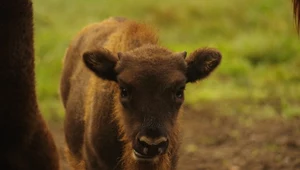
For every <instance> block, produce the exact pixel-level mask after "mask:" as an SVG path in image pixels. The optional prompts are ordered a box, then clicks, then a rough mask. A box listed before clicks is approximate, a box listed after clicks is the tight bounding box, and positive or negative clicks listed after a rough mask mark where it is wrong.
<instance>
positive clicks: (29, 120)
mask: <svg viewBox="0 0 300 170" xmlns="http://www.w3.org/2000/svg"><path fill="white" fill-rule="evenodd" d="M0 60H1V63H0V79H1V82H0V91H1V92H0V116H1V118H0V134H1V140H0V165H1V169H5V170H57V169H59V164H58V153H57V152H56V147H55V145H54V141H53V139H52V136H51V134H50V132H49V130H48V129H47V126H46V124H45V122H44V120H43V118H42V116H41V114H40V111H39V109H38V105H37V101H36V93H35V78H34V49H33V19H32V3H31V1H29V0H2V1H1V2H0Z"/></svg>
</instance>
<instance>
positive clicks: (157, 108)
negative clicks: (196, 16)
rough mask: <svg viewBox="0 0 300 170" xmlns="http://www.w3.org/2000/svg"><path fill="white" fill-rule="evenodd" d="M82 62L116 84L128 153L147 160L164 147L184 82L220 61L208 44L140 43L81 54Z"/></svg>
mask: <svg viewBox="0 0 300 170" xmlns="http://www.w3.org/2000/svg"><path fill="white" fill-rule="evenodd" d="M83 60H84V63H85V64H86V66H87V67H88V68H89V69H90V70H92V71H93V72H94V73H95V74H96V75H97V76H99V77H100V78H102V79H106V80H110V81H114V82H116V83H117V84H118V86H119V91H118V93H117V94H118V96H116V97H117V98H118V99H117V102H116V103H115V105H116V109H117V115H116V117H117V119H118V121H119V124H120V126H121V127H120V128H121V129H122V132H123V135H124V137H125V138H126V140H127V142H130V143H131V145H132V155H133V157H134V158H135V159H136V160H139V161H153V160H154V159H155V158H157V157H159V156H160V155H163V154H165V153H166V152H167V151H168V146H169V144H172V143H170V139H171V138H172V134H173V133H172V132H173V131H174V127H175V126H176V123H177V116H178V113H179V111H180V107H181V105H182V103H183V101H184V89H185V85H186V83H188V82H195V81H197V80H199V79H202V78H205V77H206V76H208V75H209V74H210V72H211V71H213V70H214V69H215V68H216V67H217V65H218V64H219V63H220V60H221V54H220V53H219V52H218V51H216V50H214V49H208V48H205V49H198V50H196V51H194V52H193V53H191V54H190V56H189V57H188V58H187V59H186V52H180V53H172V52H170V51H168V50H166V49H164V48H161V47H158V46H152V45H151V46H150V45H149V46H148V45H147V46H144V47H140V48H137V49H135V50H132V51H128V52H125V53H118V54H117V55H116V56H115V55H113V54H112V53H111V52H110V51H108V50H106V49H98V50H95V51H88V52H86V53H84V54H83Z"/></svg>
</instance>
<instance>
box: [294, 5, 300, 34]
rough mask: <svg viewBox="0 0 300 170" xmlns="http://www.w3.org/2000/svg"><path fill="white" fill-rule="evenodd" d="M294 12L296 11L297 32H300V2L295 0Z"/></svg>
mask: <svg viewBox="0 0 300 170" xmlns="http://www.w3.org/2000/svg"><path fill="white" fill-rule="evenodd" d="M293 7H294V8H293V11H294V18H295V22H296V26H297V30H298V32H299V26H300V0H293Z"/></svg>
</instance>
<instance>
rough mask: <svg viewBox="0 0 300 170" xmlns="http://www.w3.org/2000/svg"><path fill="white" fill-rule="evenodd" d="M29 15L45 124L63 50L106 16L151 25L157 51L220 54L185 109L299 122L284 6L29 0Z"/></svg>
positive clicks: (295, 67)
mask: <svg viewBox="0 0 300 170" xmlns="http://www.w3.org/2000/svg"><path fill="white" fill-rule="evenodd" d="M34 14H35V50H36V77H37V90H38V92H37V93H38V99H39V102H40V106H41V110H42V112H43V114H44V116H45V117H46V118H47V119H51V120H52V119H55V120H56V119H57V120H60V119H61V118H62V117H63V115H64V114H63V109H62V105H61V102H60V99H59V93H58V89H59V80H60V73H61V67H62V62H61V61H62V58H63V56H64V53H65V49H66V48H67V46H68V43H69V42H70V40H71V39H72V37H73V36H74V35H75V34H76V33H77V32H78V31H79V30H81V29H82V28H83V27H84V26H85V25H87V24H90V23H93V22H98V21H101V20H103V19H105V18H107V17H109V16H125V17H128V18H132V19H136V20H139V21H142V22H146V23H149V24H151V25H153V26H155V27H156V28H158V29H159V35H160V37H161V43H162V45H164V46H167V47H168V48H170V49H172V50H173V51H183V50H186V51H188V52H191V51H193V50H194V49H196V48H199V47H206V46H208V47H215V48H218V49H219V50H220V51H221V52H222V54H223V60H222V63H221V65H220V67H219V68H218V69H217V70H216V71H215V72H213V73H212V74H211V76H210V77H209V78H208V79H206V80H203V81H201V82H199V83H197V84H190V85H188V87H187V90H186V102H187V104H190V105H194V106H197V105H201V104H202V103H205V102H212V103H214V102H215V103H225V104H221V105H220V107H221V106H222V108H223V107H224V112H230V113H231V112H237V113H245V114H247V113H249V114H250V113H253V112H255V113H258V114H262V115H264V114H265V115H273V114H281V115H283V116H286V117H291V116H295V115H300V104H299V103H300V73H299V72H300V69H299V68H300V42H299V38H298V36H297V33H296V29H295V27H294V22H293V15H292V6H291V2H290V1H282V0H264V1H259V0H244V1H240V0H230V1H223V0H210V1H195V0H186V1H181V0H164V1H161V0H145V1H134V0H123V1H116V0H89V1H85V0H77V1H73V0H64V1H61V0H43V1H41V0H39V1H38V0H34ZM229 101H232V103H231V104H228V105H226V103H230V102H229ZM244 101H247V102H246V103H247V104H245V102H244Z"/></svg>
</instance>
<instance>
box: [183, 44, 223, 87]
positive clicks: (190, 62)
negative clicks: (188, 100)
mask: <svg viewBox="0 0 300 170" xmlns="http://www.w3.org/2000/svg"><path fill="white" fill-rule="evenodd" d="M221 58H222V55H221V53H220V52H219V51H218V50H216V49H212V48H202V49H197V50H196V51H194V52H192V53H191V54H190V55H189V57H188V58H187V59H186V62H187V72H186V76H187V82H195V81H197V80H200V79H203V78H205V77H207V76H208V75H209V74H210V73H211V72H212V71H213V70H214V69H215V68H216V67H217V66H218V65H219V63H220V62H221Z"/></svg>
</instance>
